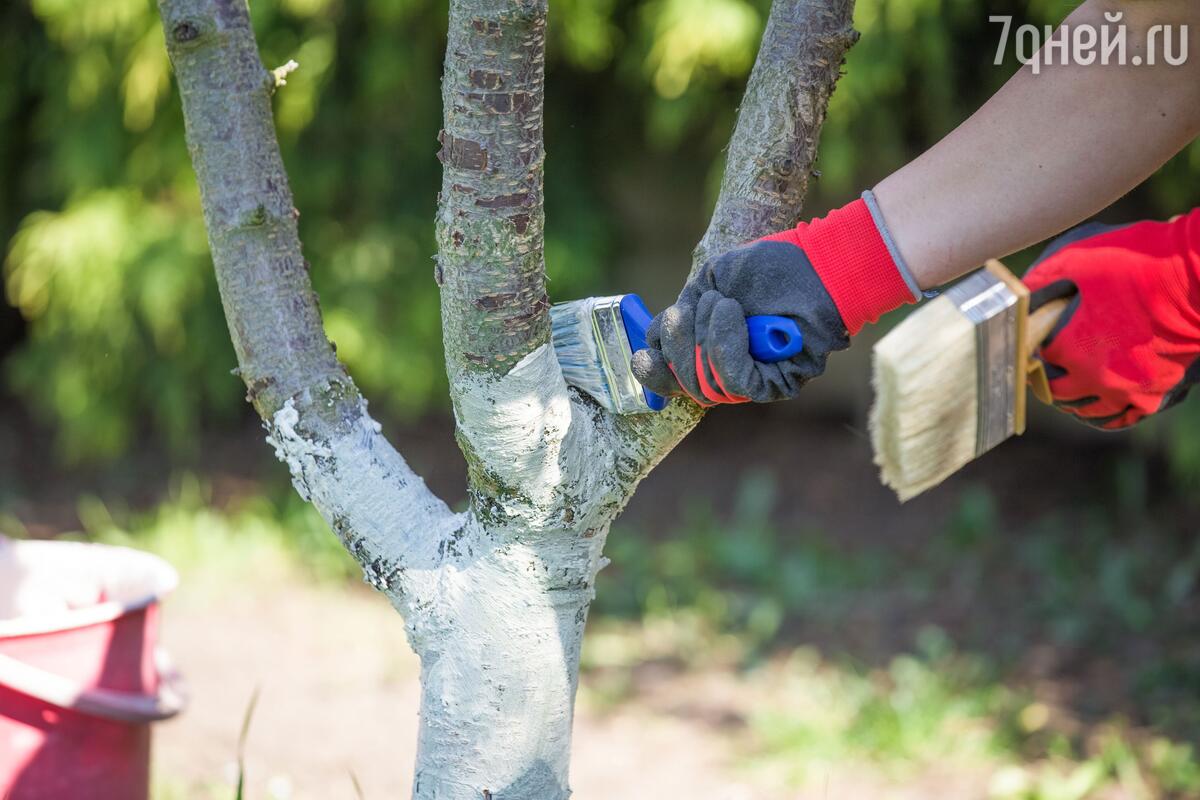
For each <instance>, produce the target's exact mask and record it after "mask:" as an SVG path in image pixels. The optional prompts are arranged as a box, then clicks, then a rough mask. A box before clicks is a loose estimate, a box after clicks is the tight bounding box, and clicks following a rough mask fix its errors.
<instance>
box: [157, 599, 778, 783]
mask: <svg viewBox="0 0 1200 800" xmlns="http://www.w3.org/2000/svg"><path fill="white" fill-rule="evenodd" d="M185 632H186V634H185ZM166 642H167V645H168V647H169V648H170V649H171V651H172V655H173V656H174V658H175V660H176V661H177V662H178V663H179V665H180V668H181V669H182V670H183V671H184V672H185V673H186V675H187V677H188V681H189V685H190V690H191V704H190V708H189V709H188V711H187V712H186V713H185V714H184V715H183V716H182V717H180V718H178V719H177V720H175V721H172V722H170V723H168V724H164V725H163V726H162V727H161V728H160V730H159V731H158V735H157V739H156V741H155V747H156V753H155V764H156V769H157V776H158V779H159V782H160V783H162V784H166V786H167V787H168V788H169V789H171V790H173V791H174V792H178V793H179V794H182V796H184V797H187V798H189V799H190V798H208V797H211V796H222V795H223V796H226V797H228V796H230V788H229V787H231V785H232V783H231V782H232V780H233V778H234V776H235V775H236V766H235V754H236V751H237V737H238V731H239V727H240V724H241V720H242V717H243V714H244V711H245V708H246V706H247V703H248V702H249V700H250V698H251V697H252V695H253V693H254V691H255V689H256V687H257V688H258V689H259V692H260V694H259V701H258V705H257V709H256V711H255V714H254V718H253V721H252V725H251V729H250V734H249V739H248V742H247V746H246V768H247V775H248V779H249V782H248V789H249V791H248V796H249V797H251V798H296V799H297V800H300V799H301V798H321V799H322V800H332V799H333V798H339V797H345V798H354V797H355V792H354V786H353V781H352V779H351V777H350V776H351V774H353V775H354V777H355V778H356V779H357V781H358V783H359V785H360V786H361V788H362V791H363V795H364V796H365V797H367V798H381V797H401V796H405V795H406V793H407V792H408V791H409V790H410V787H411V781H412V762H413V755H414V752H415V747H416V720H417V707H418V702H419V697H420V694H419V686H418V681H417V670H418V665H417V662H416V658H415V656H413V655H412V653H411V651H410V650H409V649H408V646H407V644H406V643H405V641H404V639H403V633H402V631H401V629H400V627H399V626H398V625H396V624H395V612H394V611H392V609H391V608H390V607H389V606H388V605H387V604H386V602H384V601H383V600H382V598H379V597H376V596H373V595H371V594H369V593H367V592H366V591H356V592H346V591H338V592H334V591H329V590H322V589H313V588H306V587H303V586H290V587H287V588H279V589H277V590H276V591H274V592H273V593H271V594H269V595H263V596H258V597H249V596H246V595H241V594H227V595H225V596H224V597H220V598H215V599H214V598H208V599H205V600H203V601H201V600H194V599H193V598H189V597H188V596H187V589H186V588H184V589H183V590H181V596H180V597H178V598H176V601H174V602H172V603H171V605H170V607H169V609H168V612H167V622H166ZM348 655H350V657H347V656H348ZM638 705H639V706H641V707H639V708H637V709H636V710H634V709H633V708H632V705H629V707H628V710H624V709H623V710H618V711H615V712H605V713H593V712H591V711H589V710H588V709H587V708H586V707H584V708H582V709H581V713H580V714H579V718H578V720H577V722H576V729H575V736H576V741H575V752H576V759H575V762H574V770H573V775H572V782H573V786H574V788H575V792H576V796H577V797H581V798H600V797H604V798H615V797H621V798H629V800H637V799H638V798H662V797H670V796H677V797H678V796H682V797H689V796H696V797H710V798H715V799H717V800H759V798H767V797H771V796H774V797H778V795H772V794H770V793H769V792H767V791H766V789H765V788H764V787H761V786H754V785H752V784H751V783H749V782H748V781H747V780H745V779H743V778H740V777H739V776H738V775H737V774H736V773H735V771H734V769H733V768H732V767H731V765H730V764H729V758H728V755H729V750H730V748H729V747H728V743H727V741H726V739H727V735H726V734H725V733H723V732H722V730H721V729H720V726H719V725H709V724H705V723H703V722H701V721H697V720H695V719H692V718H686V717H683V716H681V715H680V714H678V713H671V709H669V708H668V709H658V708H654V707H650V708H647V707H645V706H642V705H641V704H638ZM381 709H386V711H385V712H384V713H380V712H381ZM222 788H223V789H224V791H222Z"/></svg>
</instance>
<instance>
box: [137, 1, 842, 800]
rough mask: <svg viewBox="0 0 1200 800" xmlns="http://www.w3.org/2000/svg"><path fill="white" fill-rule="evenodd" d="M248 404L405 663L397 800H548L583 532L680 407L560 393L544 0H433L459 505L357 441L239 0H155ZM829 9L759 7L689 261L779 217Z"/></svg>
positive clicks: (826, 60) (381, 447)
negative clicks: (374, 595) (549, 272)
mask: <svg viewBox="0 0 1200 800" xmlns="http://www.w3.org/2000/svg"><path fill="white" fill-rule="evenodd" d="M159 8H160V12H161V14H162V19H163V25H164V29H165V31H166V37H167V47H168V51H169V53H170V56H171V60H172V63H173V64H174V66H175V71H176V75H177V79H178V84H179V91H180V96H181V99H182V102H183V108H184V117H185V121H186V126H187V138H188V144H189V150H190V153H191V156H192V163H193V166H194V168H195V170H196V175H197V180H198V182H199V184H200V191H201V201H202V205H203V208H204V216H205V222H206V225H207V228H208V235H209V244H210V247H211V249H212V253H213V262H214V266H215V269H216V274H217V280H218V284H219V286H220V289H221V298H222V303H223V305H224V307H225V313H226V318H227V320H228V323H229V329H230V335H231V337H232V339H233V342H234V347H235V350H236V352H237V356H238V363H239V370H240V374H241V375H242V378H243V380H244V381H245V382H246V385H247V388H248V390H249V399H250V400H251V401H252V402H253V403H254V406H255V408H256V409H257V410H258V412H259V414H260V415H261V416H262V417H263V419H264V420H265V421H266V423H267V427H268V430H269V431H270V436H269V437H268V440H269V441H270V442H271V443H272V444H273V445H274V446H275V448H276V451H277V454H278V455H279V457H280V458H281V460H283V461H284V462H285V463H287V465H288V467H289V469H290V470H291V472H292V476H293V479H294V481H295V484H296V488H297V490H298V491H299V492H300V494H301V495H302V496H303V497H305V498H306V499H310V500H311V501H312V502H313V504H314V505H315V506H316V507H317V508H318V509H319V510H320V511H321V513H322V515H323V516H324V517H325V519H326V520H327V521H328V522H329V524H330V526H331V527H332V528H333V530H334V531H335V532H336V533H337V534H338V536H339V537H340V538H341V539H342V541H343V543H344V544H345V545H346V547H347V548H348V549H349V550H350V552H351V553H352V554H354V556H355V558H356V559H357V560H358V561H359V563H360V564H361V565H362V567H363V571H364V575H365V577H366V579H367V581H368V582H369V583H371V584H372V585H373V586H375V587H376V588H378V589H380V590H381V591H383V592H384V593H385V594H386V595H387V596H388V597H389V599H390V600H391V601H392V603H393V604H394V605H395V606H396V608H397V609H398V610H399V611H400V612H401V613H402V614H403V615H404V617H405V620H406V623H407V628H408V632H409V639H410V642H411V644H412V646H413V649H414V650H415V651H416V652H417V653H418V655H419V656H420V657H421V668H422V713H421V720H420V738H419V748H418V754H417V765H416V774H415V780H414V787H413V794H414V797H416V798H418V799H419V800H435V799H436V800H477V799H478V798H481V797H482V798H491V799H492V800H566V798H567V797H568V796H569V794H570V790H569V788H568V785H567V774H568V766H569V756H570V734H571V722H572V716H573V709H574V699H575V691H576V687H577V682H578V670H579V649H580V644H581V641H582V636H583V629H584V625H585V624H586V620H587V612H588V608H589V605H590V603H591V600H592V597H593V594H594V588H593V587H594V580H595V576H596V573H597V571H598V570H599V569H600V567H601V565H602V563H603V560H602V556H601V551H602V549H603V545H604V540H605V537H606V536H607V533H608V529H609V525H610V524H611V522H612V521H613V519H614V518H615V517H616V516H617V514H618V513H619V512H620V511H621V509H622V508H623V507H624V505H625V503H626V502H627V501H628V499H629V497H630V496H631V495H632V493H633V491H634V490H635V488H636V487H637V485H638V483H639V481H640V480H641V479H642V478H643V477H644V476H645V475H646V474H647V473H648V472H649V471H650V469H652V468H653V467H654V465H655V464H657V463H658V462H659V461H660V460H661V459H662V458H663V457H664V456H665V455H666V454H667V452H669V450H670V449H671V448H672V447H673V446H674V445H675V444H676V443H677V442H678V441H679V440H680V439H681V438H682V437H683V436H684V435H685V434H686V433H687V432H688V431H689V430H690V429H691V428H692V427H693V426H694V425H695V424H696V423H697V422H698V421H699V418H700V416H701V415H700V413H699V411H698V409H696V408H695V407H694V406H691V405H689V404H686V403H682V402H678V401H677V402H675V403H672V404H671V406H670V407H669V408H668V409H667V411H666V412H664V413H663V414H660V415H645V416H642V417H615V416H613V415H610V414H607V413H606V412H604V411H603V410H602V409H600V408H599V406H597V405H596V404H595V403H594V402H592V401H591V400H590V398H586V397H583V396H581V395H580V394H578V393H577V392H574V391H573V390H570V389H568V387H567V386H566V384H565V383H564V382H563V379H562V373H561V370H560V369H559V368H558V364H557V361H556V360H555V358H554V353H553V349H552V348H551V346H550V344H549V319H548V305H549V301H548V299H547V297H546V289H545V276H544V264H543V253H542V231H543V226H544V217H543V209H542V202H543V201H542V170H543V161H544V150H543V143H542V102H543V96H544V95H543V83H544V53H545V14H546V1H545V0H451V6H450V34H449V39H448V41H449V45H448V48H447V55H446V75H445V80H444V84H443V95H444V100H445V116H446V122H445V128H444V130H443V132H442V134H441V136H440V137H439V139H440V144H441V149H440V151H439V158H440V159H441V160H442V163H443V165H444V168H445V175H444V182H443V189H442V193H441V197H440V202H439V212H438V220H437V229H438V242H439V248H440V253H439V258H438V262H437V268H436V272H435V277H436V279H437V282H438V283H439V285H440V286H441V287H442V315H443V332H444V339H445V343H446V361H447V369H448V372H449V376H450V383H451V394H452V399H453V401H454V408H455V416H456V420H457V422H458V434H457V435H458V438H459V441H460V444H461V445H462V447H463V451H464V454H465V455H466V457H467V461H468V464H469V467H470V473H469V474H470V486H469V491H470V497H471V501H472V502H471V508H470V510H469V511H468V512H467V513H466V514H457V515H456V514H452V513H450V511H449V510H448V509H447V508H446V506H445V505H444V504H443V503H442V502H441V501H440V500H439V499H437V498H436V497H435V496H433V494H432V493H430V492H429V491H428V489H426V487H425V485H424V483H423V482H422V481H421V479H420V478H419V477H418V476H416V475H415V474H414V473H413V472H412V471H411V470H410V469H409V468H408V466H407V464H405V463H404V460H403V459H402V458H401V457H400V455H399V454H398V453H397V452H396V451H395V450H394V449H392V447H391V446H390V445H389V444H388V443H387V441H386V440H385V439H384V438H383V436H382V435H381V434H380V431H379V426H378V425H377V424H376V423H375V422H374V421H373V420H371V418H370V417H369V416H368V415H367V413H366V408H365V403H364V401H363V400H362V398H361V396H360V394H359V392H358V390H357V389H356V388H355V387H354V384H353V383H352V382H351V380H350V378H349V376H347V375H346V373H345V371H344V369H343V368H342V366H341V365H340V364H339V363H338V361H337V359H336V357H335V355H334V351H333V348H332V346H331V345H330V344H329V342H328V341H327V340H326V339H325V336H324V333H323V330H322V327H321V319H320V313H319V309H318V307H317V300H316V296H315V295H314V293H313V291H312V287H311V284H310V282H309V279H308V272H307V264H306V263H305V262H304V260H303V256H302V253H301V249H300V241H299V238H298V236H297V229H296V216H297V214H296V212H295V209H294V207H293V203H292V196H291V191H290V189H289V188H288V183H287V178H286V175H285V173H284V168H283V163H282V159H281V158H280V154H279V148H278V144H277V142H276V138H275V131H274V125H273V122H272V118H271V108H270V95H271V93H272V92H273V90H274V88H275V85H276V82H277V80H278V76H277V75H275V74H272V73H271V72H268V71H267V70H266V69H265V68H264V66H263V65H262V63H261V60H260V58H259V55H258V50H257V45H256V43H255V41H254V36H253V33H252V31H251V28H250V21H249V14H248V10H247V8H246V5H245V2H244V0H159ZM852 10H853V2H852V0H827V2H819V1H818V0H776V2H775V3H774V4H773V6H772V10H771V15H770V18H769V20H768V24H767V27H766V32H765V33H764V36H763V43H762V48H761V51H760V54H759V57H758V60H757V62H756V64H755V68H754V71H753V73H752V75H751V78H750V83H749V87H748V89H747V96H746V100H745V102H744V103H743V105H742V109H741V111H740V113H739V118H738V125H737V129H736V131H735V133H734V137H733V142H732V144H731V146H730V157H729V163H728V165H727V167H726V172H725V180H724V182H723V184H722V189H721V194H720V198H719V200H718V203H717V208H716V211H715V213H714V215H713V220H712V224H711V226H710V228H709V231H708V233H707V234H706V236H705V238H704V240H703V241H702V242H701V245H700V246H699V247H698V248H697V250H696V253H695V263H696V264H697V265H698V264H700V263H703V261H704V260H705V259H708V258H712V257H715V256H716V255H719V254H720V253H722V252H725V251H726V250H728V249H730V248H731V247H733V246H736V245H737V244H740V243H742V242H745V241H749V240H751V239H754V238H756V237H758V236H761V235H763V234H766V233H769V232H772V231H774V230H777V229H779V228H782V227H786V226H787V225H788V224H791V222H793V221H794V220H795V219H796V217H797V216H798V215H799V212H800V205H801V202H802V200H803V196H804V192H805V189H806V185H807V178H808V175H809V173H810V170H811V167H812V161H813V159H814V158H815V152H816V141H817V137H818V134H819V130H820V126H821V123H822V122H823V120H824V114H825V107H826V104H827V102H828V99H829V96H830V94H831V93H832V91H833V86H834V83H835V82H836V80H837V77H838V72H839V69H840V64H841V62H842V58H843V56H844V54H845V51H846V49H847V48H848V47H849V46H850V45H851V44H852V43H853V40H854V37H855V34H854V32H853V30H852V29H851V27H850V17H851V12H852Z"/></svg>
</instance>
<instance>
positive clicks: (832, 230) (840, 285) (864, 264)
mask: <svg viewBox="0 0 1200 800" xmlns="http://www.w3.org/2000/svg"><path fill="white" fill-rule="evenodd" d="M872 205H874V197H873V196H872V195H871V193H870V192H866V193H864V195H863V198H862V199H860V200H855V201H854V202H853V203H851V204H850V205H848V206H845V207H843V208H839V209H836V210H834V211H831V212H829V215H828V216H826V217H823V218H819V219H814V220H812V221H811V222H802V223H800V224H799V225H797V226H796V227H795V228H793V229H792V230H790V231H784V232H783V233H778V234H775V235H774V236H768V237H766V238H765V241H773V242H787V243H789V244H793V245H795V246H796V247H799V248H801V249H802V250H804V252H805V254H806V255H807V256H808V258H809V261H811V262H812V265H813V271H814V272H816V273H817V277H819V278H820V279H821V283H823V284H824V285H825V289H826V291H828V292H829V296H830V298H832V299H833V304H834V305H835V306H837V310H838V313H839V314H840V315H841V317H842V322H843V323H844V324H845V326H846V330H847V331H848V332H849V333H850V335H851V336H853V335H854V334H856V333H858V332H859V331H860V330H862V328H863V326H864V325H866V324H867V323H870V322H875V321H876V320H878V319H879V318H880V317H881V316H883V315H884V314H886V313H888V312H889V311H892V310H894V309H897V308H899V307H900V306H902V305H905V304H906V303H915V302H917V301H918V300H920V299H921V293H920V289H919V288H917V285H916V281H915V280H914V279H913V278H912V274H911V273H910V272H909V271H908V268H907V266H905V265H904V262H903V259H901V258H900V255H899V252H898V251H897V250H895V248H894V246H889V242H890V241H891V235H890V233H888V231H887V226H886V225H885V224H884V221H883V216H882V215H880V214H878V213H872V212H873V210H872V207H871V206H872ZM874 211H875V212H877V211H878V207H876V208H875V209H874Z"/></svg>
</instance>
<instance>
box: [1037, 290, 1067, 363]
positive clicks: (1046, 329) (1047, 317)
mask: <svg viewBox="0 0 1200 800" xmlns="http://www.w3.org/2000/svg"><path fill="white" fill-rule="evenodd" d="M1070 304H1071V301H1070V300H1052V301H1050V302H1049V303H1047V304H1046V305H1044V306H1042V307H1041V308H1039V309H1038V310H1037V311H1035V312H1033V313H1032V314H1030V315H1029V328H1028V331H1029V338H1028V339H1027V340H1026V341H1027V342H1028V343H1029V355H1030V356H1032V355H1033V354H1034V353H1036V352H1037V349H1038V348H1039V347H1041V346H1042V342H1044V341H1046V337H1047V336H1049V335H1050V332H1051V331H1053V330H1054V326H1055V325H1057V324H1058V320H1059V318H1060V317H1062V315H1063V312H1064V311H1066V310H1067V306H1068V305H1070Z"/></svg>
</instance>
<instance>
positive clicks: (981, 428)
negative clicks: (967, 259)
mask: <svg viewBox="0 0 1200 800" xmlns="http://www.w3.org/2000/svg"><path fill="white" fill-rule="evenodd" d="M946 297H947V298H949V300H950V302H952V303H954V305H955V306H956V307H957V308H958V310H959V311H960V312H961V313H962V315H963V316H964V317H966V318H967V319H968V320H969V321H970V322H971V324H972V325H973V326H974V328H975V355H976V360H975V363H976V374H977V376H978V414H979V417H978V426H977V434H976V440H975V455H976V457H978V456H981V455H983V454H984V453H986V452H988V451H989V450H991V449H992V448H993V447H996V446H997V445H999V444H1000V443H1001V442H1003V441H1005V440H1006V439H1008V438H1009V437H1011V436H1013V435H1014V434H1016V433H1020V431H1018V430H1017V428H1018V420H1017V413H1016V409H1017V402H1018V393H1019V392H1023V391H1024V380H1025V376H1024V375H1023V374H1022V375H1018V374H1017V364H1018V361H1019V360H1020V334H1019V322H1020V305H1019V300H1020V298H1019V297H1018V296H1017V294H1016V293H1015V292H1014V291H1013V290H1012V289H1011V288H1010V287H1009V286H1008V285H1007V284H1006V283H1005V282H1004V281H1003V280H1001V279H1000V278H999V277H997V276H996V275H994V274H992V273H991V272H989V271H987V270H985V269H982V270H979V271H978V272H976V273H974V274H973V275H970V276H969V277H967V278H965V279H964V280H962V281H961V282H960V283H957V284H955V285H954V286H953V287H951V288H950V289H949V290H947V291H946ZM1021 427H1023V426H1021Z"/></svg>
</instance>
